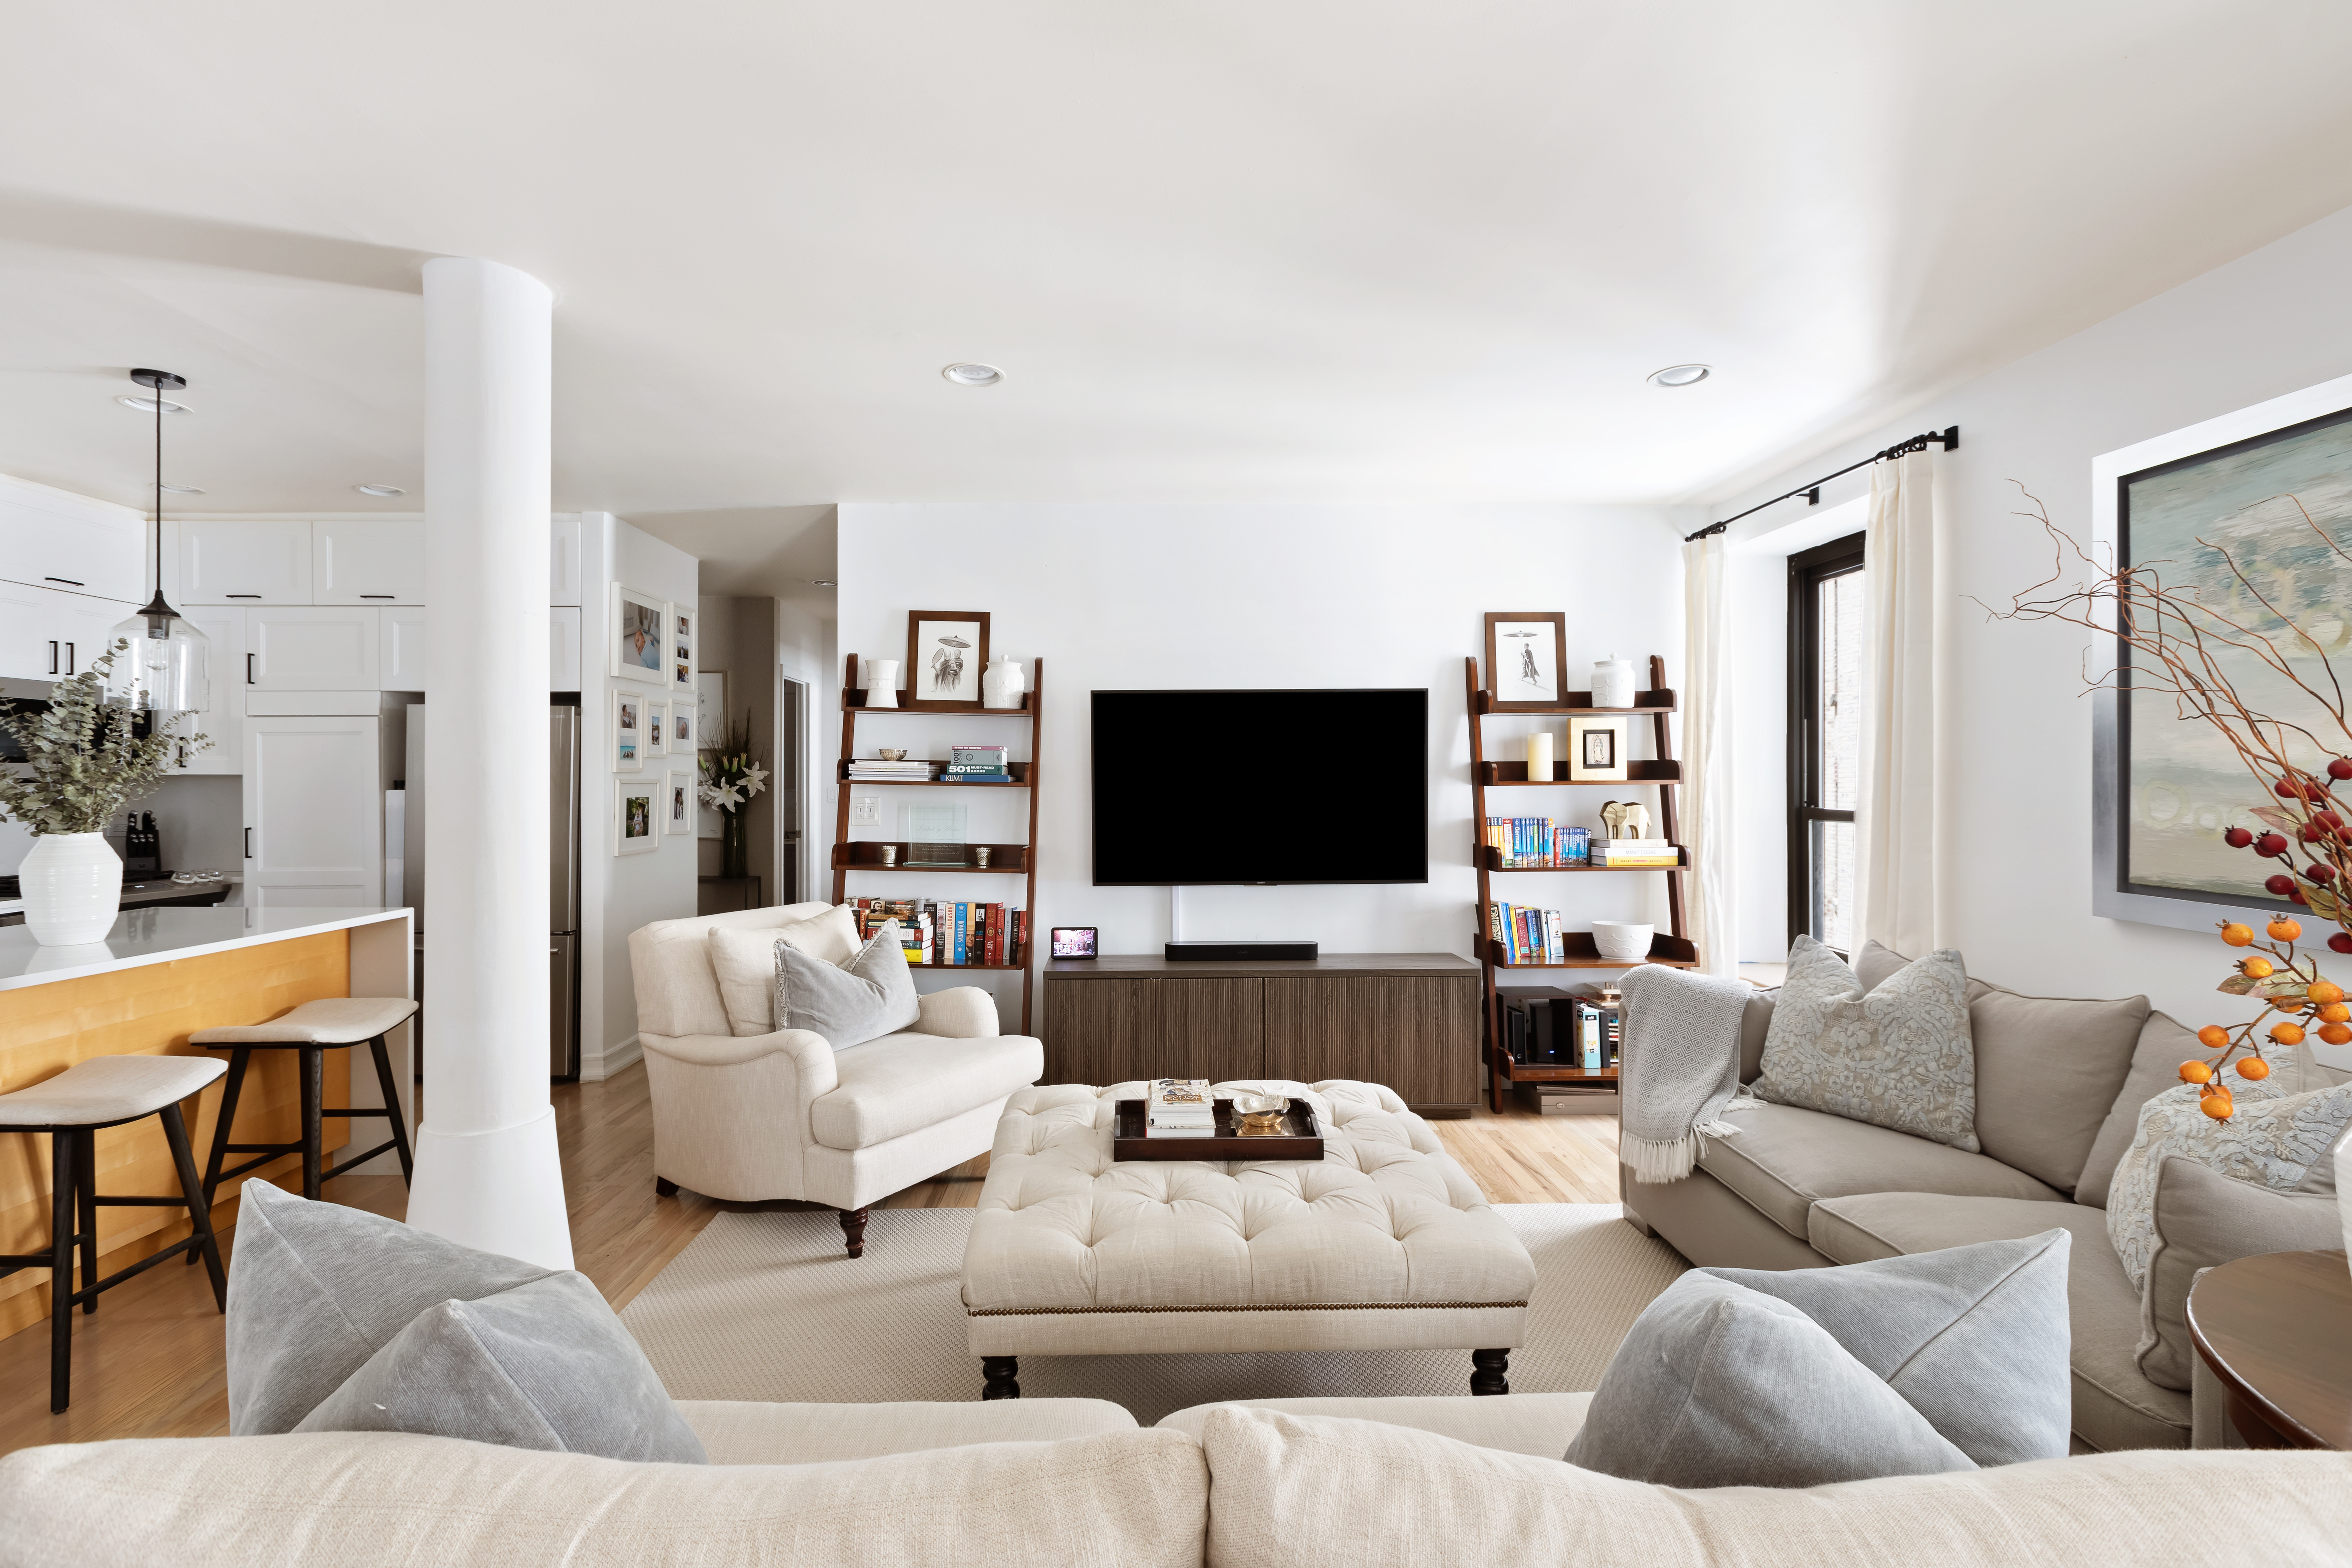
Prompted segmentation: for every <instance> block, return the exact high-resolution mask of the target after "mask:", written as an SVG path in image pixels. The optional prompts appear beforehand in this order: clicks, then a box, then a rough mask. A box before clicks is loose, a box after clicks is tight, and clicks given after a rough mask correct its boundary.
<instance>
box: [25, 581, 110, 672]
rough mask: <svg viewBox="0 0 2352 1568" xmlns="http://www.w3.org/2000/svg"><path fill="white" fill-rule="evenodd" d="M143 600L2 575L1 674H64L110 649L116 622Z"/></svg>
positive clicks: (81, 667)
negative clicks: (108, 596) (41, 585)
mask: <svg viewBox="0 0 2352 1568" xmlns="http://www.w3.org/2000/svg"><path fill="white" fill-rule="evenodd" d="M136 608H138V606H137V605H133V604H131V603H129V602H128V601H126V600H120V599H93V598H91V597H89V595H86V594H69V593H67V592H66V591H64V590H63V589H59V588H36V587H31V586H28V585H26V584H19V583H9V582H5V581H0V676H7V677H11V678H13V679H19V680H62V679H65V678H66V677H67V676H69V675H79V674H80V673H81V672H82V671H83V670H85V669H88V668H89V667H90V663H91V661H92V660H94V659H96V658H98V656H99V655H100V654H101V653H104V652H105V651H106V646H107V639H108V637H109V635H110V633H111V632H112V631H113V629H114V626H115V625H116V623H118V622H120V621H121V620H122V619H123V618H124V617H126V616H129V615H130V614H131V611H133V610H134V609H136Z"/></svg>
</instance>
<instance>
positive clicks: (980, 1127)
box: [629, 903, 1045, 1258]
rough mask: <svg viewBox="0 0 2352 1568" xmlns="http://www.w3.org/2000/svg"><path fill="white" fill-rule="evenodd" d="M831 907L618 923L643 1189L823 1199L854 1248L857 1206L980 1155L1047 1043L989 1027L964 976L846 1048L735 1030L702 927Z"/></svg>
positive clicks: (991, 1020) (742, 924) (978, 994)
mask: <svg viewBox="0 0 2352 1568" xmlns="http://www.w3.org/2000/svg"><path fill="white" fill-rule="evenodd" d="M829 907H830V906H828V905H825V904H822V903H816V904H790V905H785V906H783V907H782V908H777V909H766V910H739V911H736V912H734V913H730V914H722V915H705V916H702V917H701V918H699V919H696V920H681V921H655V922H654V923H653V924H651V925H649V926H646V927H644V928H642V929H640V930H638V931H632V932H631V933H630V934H629V964H630V967H631V969H632V970H633V971H634V972H635V975H636V984H637V1032H638V1038H639V1039H640V1040H641V1041H642V1042H643V1044H644V1046H645V1053H646V1085H647V1087H648V1089H650V1090H651V1092H652V1097H653V1110H654V1181H655V1185H656V1187H657V1188H658V1189H659V1190H660V1191H662V1192H663V1193H665V1194H669V1193H674V1192H676V1191H677V1189H678V1188H680V1187H684V1188H686V1189H687V1190H688V1191H689V1192H696V1193H700V1194H703V1195H705V1196H706V1197H714V1198H725V1199H729V1200H732V1201H736V1202H745V1203H756V1202H760V1201H762V1200H765V1199H769V1198H801V1199H804V1200H807V1201H809V1202H813V1203H820V1204H830V1205H833V1206H834V1207H835V1208H837V1209H839V1210H841V1211H842V1212H841V1228H842V1232H843V1234H844V1235H845V1237H847V1238H848V1243H849V1255H850V1256H851V1257H852V1258H856V1257H859V1256H861V1255H862V1254H863V1253H864V1251H865V1245H866V1240H865V1238H866V1205H869V1204H871V1203H872V1202H873V1201H874V1200H875V1199H877V1198H880V1197H887V1195H889V1194H892V1193H895V1192H898V1191H899V1190H900V1189H901V1188H904V1187H908V1186H912V1185H913V1184H915V1183H917V1182H919V1181H923V1180H925V1179H926V1178H928V1177H930V1176H936V1175H938V1174H939V1173H940V1172H941V1171H945V1170H948V1169H950V1167H952V1166H955V1165H959V1164H961V1163H963V1162H964V1161H966V1160H969V1159H971V1158H973V1157H974V1156H975V1155H979V1154H983V1153H986V1152H988V1148H989V1145H990V1143H991V1142H992V1140H993V1138H994V1136H995V1132H996V1121H997V1118H998V1116H999V1115H1000V1114H1001V1113H1002V1112H1003V1109H1004V1102H1005V1100H1007V1099H1008V1098H1009V1097H1010V1096H1011V1095H1012V1093H1013V1090H1015V1089H1025V1088H1027V1087H1028V1086H1029V1085H1031V1084H1033V1083H1034V1082H1036V1081H1037V1079H1039V1077H1041V1076H1042V1075H1043V1074H1044V1072H1045V1047H1044V1046H1042V1045H1041V1044H1039V1043H1038V1042H1037V1041H1036V1040H1034V1039H1032V1038H1030V1037H1027V1036H1025V1035H1000V1034H998V1033H997V1022H996V1003H995V1000H994V998H992V997H991V996H990V995H989V994H988V993H987V992H985V991H983V990H982V989H980V988H979V987H978V986H973V985H961V986H957V987H955V988H954V989H952V990H948V991H937V992H933V993H931V994H929V995H927V996H925V997H923V998H922V1015H921V1016H920V1017H919V1019H918V1020H917V1021H916V1023H915V1026H914V1027H912V1028H911V1029H908V1030H905V1031H903V1032H901V1033H898V1034H896V1035H886V1036H884V1037H882V1038H880V1039H878V1040H868V1041H866V1043H865V1044H863V1045H858V1046H852V1047H848V1048H847V1049H845V1050H840V1051H836V1050H835V1049H834V1048H833V1047H832V1046H831V1045H829V1044H828V1043H826V1041H825V1039H824V1037H823V1036H821V1035H816V1034H812V1033H811V1032H809V1031H808V1030H806V1029H778V1030H775V1031H774V1032H772V1033H770V1034H764V1035H737V1034H734V1033H732V1032H731V1031H730V1027H729V1024H728V1017H727V1011H726V1008H725V1005H723V1003H722V1001H721V999H720V994H719V978H718V973H717V972H716V971H715V970H714V968H713V967H712V964H711V960H710V956H709V948H708V942H709V933H710V931H712V930H713V929H714V928H718V927H726V928H730V929H733V930H736V931H741V930H745V929H758V928H763V927H769V926H784V925H790V924H793V923H794V922H796V921H804V920H809V919H811V918H813V917H814V916H817V915H821V914H824V912H825V910H827V909H828V908H829Z"/></svg>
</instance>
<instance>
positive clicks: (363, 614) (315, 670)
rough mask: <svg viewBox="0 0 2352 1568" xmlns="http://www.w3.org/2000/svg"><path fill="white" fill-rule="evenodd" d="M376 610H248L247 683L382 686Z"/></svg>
mask: <svg viewBox="0 0 2352 1568" xmlns="http://www.w3.org/2000/svg"><path fill="white" fill-rule="evenodd" d="M380 613H381V612H379V611H375V610H370V609H362V608H361V607H360V606H358V605H309V606H306V607H296V606H290V605H289V606H280V607H274V608H268V609H257V610H248V611H247V612H246V616H245V683H246V684H247V686H249V687H251V688H253V689H256V690H258V691H375V690H379V689H382V686H383V682H382V681H381V680H380V679H378V675H379V673H380V671H381V669H382V667H383V647H382V638H383V633H382V631H381V628H380V626H379V625H378V622H377V616H379V614H380Z"/></svg>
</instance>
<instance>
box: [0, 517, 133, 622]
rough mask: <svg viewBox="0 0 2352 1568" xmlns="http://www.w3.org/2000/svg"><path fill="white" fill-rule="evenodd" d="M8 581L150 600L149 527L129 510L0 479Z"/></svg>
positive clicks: (1, 568) (0, 552) (1, 571)
mask: <svg viewBox="0 0 2352 1568" xmlns="http://www.w3.org/2000/svg"><path fill="white" fill-rule="evenodd" d="M0 578H5V579H7V580H8V581H10V582H15V583H23V584H29V585H31V586H34V587H40V588H55V589H58V590H59V591H60V592H63V593H70V594H87V595H90V596H91V597H93V598H100V599H110V600H116V601H129V602H130V603H132V604H144V603H146V602H147V589H148V587H149V584H148V582H147V528H146V525H145V524H144V523H142V522H141V521H139V520H138V518H137V516H136V515H135V514H133V513H131V512H129V511H127V510H124V509H123V508H121V507H118V506H110V505H108V504H107V503H105V502H103V501H95V500H88V499H86V498H84V497H81V496H74V495H68V494H66V493H65V492H64V491H62V490H51V489H47V487H45V486H41V485H32V484H26V483H24V482H23V481H21V480H15V479H0ZM43 640H44V641H46V640H47V639H46V638H45V639H43Z"/></svg>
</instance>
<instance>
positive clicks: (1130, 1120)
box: [1110, 1097, 1323, 1160]
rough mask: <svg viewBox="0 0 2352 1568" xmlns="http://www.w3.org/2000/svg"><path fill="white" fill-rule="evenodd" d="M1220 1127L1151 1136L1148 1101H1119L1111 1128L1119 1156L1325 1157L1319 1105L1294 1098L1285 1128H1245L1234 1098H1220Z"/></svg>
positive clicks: (1113, 1154)
mask: <svg viewBox="0 0 2352 1568" xmlns="http://www.w3.org/2000/svg"><path fill="white" fill-rule="evenodd" d="M1213 1109H1214V1113H1215V1115H1216V1119H1217V1131H1216V1132H1215V1133H1214V1134H1213V1136H1211V1137H1207V1138H1147V1137H1145V1136H1144V1135H1143V1101H1141V1100H1120V1101H1119V1102H1118V1122H1117V1124H1116V1125H1115V1126H1114V1127H1113V1128H1112V1130H1111V1139H1110V1157H1111V1158H1112V1159H1114V1160H1320V1159H1321V1158H1322V1157H1323V1129H1322V1128H1321V1127H1320V1126H1319V1125H1318V1124H1317V1122H1316V1121H1315V1107H1314V1106H1313V1105H1311V1104H1310V1103H1308V1102H1307V1101H1306V1100H1299V1099H1297V1098H1296V1097H1294V1098H1293V1099H1292V1100H1291V1101H1290V1109H1289V1110H1286V1111H1285V1112H1284V1113H1283V1117H1282V1131H1280V1132H1244V1131H1242V1130H1241V1127H1240V1122H1239V1119H1238V1118H1236V1117H1235V1116H1234V1102H1233V1101H1232V1100H1217V1101H1215V1102H1214V1106H1213Z"/></svg>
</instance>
